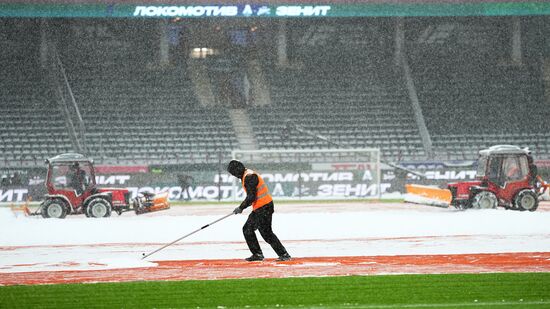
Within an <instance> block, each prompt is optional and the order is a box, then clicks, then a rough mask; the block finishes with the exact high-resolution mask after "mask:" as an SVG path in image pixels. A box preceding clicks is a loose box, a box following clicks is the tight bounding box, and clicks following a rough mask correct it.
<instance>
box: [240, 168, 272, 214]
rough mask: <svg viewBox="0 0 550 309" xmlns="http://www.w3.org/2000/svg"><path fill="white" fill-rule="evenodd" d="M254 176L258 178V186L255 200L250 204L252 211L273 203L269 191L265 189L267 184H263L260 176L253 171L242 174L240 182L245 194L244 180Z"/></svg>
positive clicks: (247, 170)
mask: <svg viewBox="0 0 550 309" xmlns="http://www.w3.org/2000/svg"><path fill="white" fill-rule="evenodd" d="M252 174H256V176H258V185H257V186H256V199H255V200H254V202H252V209H253V210H256V209H258V208H260V207H262V206H265V205H266V204H268V203H269V202H272V201H273V198H272V197H271V194H269V190H268V189H267V184H266V183H265V182H264V180H263V178H262V176H260V175H259V174H258V173H256V172H254V171H253V170H249V169H246V171H245V172H244V175H243V178H242V180H241V182H242V185H243V189H244V192H246V188H245V186H244V179H245V178H246V176H248V175H252Z"/></svg>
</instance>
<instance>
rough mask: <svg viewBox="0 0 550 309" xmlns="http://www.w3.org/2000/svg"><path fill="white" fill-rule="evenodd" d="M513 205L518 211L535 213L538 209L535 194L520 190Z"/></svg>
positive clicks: (537, 200)
mask: <svg viewBox="0 0 550 309" xmlns="http://www.w3.org/2000/svg"><path fill="white" fill-rule="evenodd" d="M514 205H515V206H516V208H517V209H519V210H522V211H524V210H529V211H535V210H537V207H539V199H538V198H537V195H536V194H535V192H533V191H531V190H527V189H525V190H521V191H520V192H519V193H518V194H517V195H516V198H515V199H514Z"/></svg>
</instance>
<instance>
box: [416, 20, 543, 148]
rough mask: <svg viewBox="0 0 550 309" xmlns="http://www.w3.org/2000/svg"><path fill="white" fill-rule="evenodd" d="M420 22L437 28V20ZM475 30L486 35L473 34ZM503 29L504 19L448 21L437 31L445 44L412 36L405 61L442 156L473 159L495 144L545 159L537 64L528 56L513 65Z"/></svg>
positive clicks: (427, 26)
mask: <svg viewBox="0 0 550 309" xmlns="http://www.w3.org/2000/svg"><path fill="white" fill-rule="evenodd" d="M425 26H426V29H439V30H437V31H441V30H440V29H441V26H438V24H437V23H435V24H434V25H431V28H429V26H430V25H425ZM472 28H473V29H479V28H483V29H484V31H485V32H479V33H477V34H476V35H473V34H472V32H471V31H472ZM508 28H509V25H508V24H507V23H506V24H503V25H500V26H499V24H498V23H496V25H492V24H476V23H473V24H472V25H469V24H466V23H462V22H457V23H446V24H445V29H446V30H445V31H449V33H447V34H446V35H447V36H445V35H441V33H440V34H439V35H438V36H439V39H440V40H443V41H444V42H439V44H436V43H437V42H429V43H426V42H423V44H420V43H419V42H418V40H420V39H417V40H416V41H412V40H413V39H415V37H414V35H412V34H411V35H409V39H410V41H409V42H408V44H409V46H408V49H409V51H410V52H409V64H410V66H411V69H412V74H413V78H414V81H415V85H416V89H417V93H418V98H419V100H420V104H421V107H422V111H423V114H424V117H425V120H426V124H427V126H428V130H429V132H430V134H431V137H432V140H433V144H434V148H435V150H436V154H438V155H439V156H441V157H445V158H454V159H464V158H476V157H477V153H478V150H479V149H481V148H484V147H487V146H491V145H494V144H517V145H520V146H529V147H530V148H531V149H534V150H535V151H536V155H537V157H540V156H541V155H542V156H548V152H547V149H548V147H550V139H549V135H548V133H547V132H548V131H549V128H550V126H549V125H548V119H547V113H546V112H545V111H546V110H548V106H547V103H546V99H545V97H544V85H543V79H542V77H541V71H540V64H536V63H530V62H529V61H535V62H536V61H538V60H537V59H529V58H526V60H525V62H524V63H523V64H522V65H517V64H514V63H513V61H512V60H511V59H510V57H511V56H510V54H511V52H510V48H511V46H510V40H509V36H510V34H509V33H508V32H506V29H508ZM468 31H470V32H469V33H470V35H471V36H470V37H468V38H469V39H468V40H469V41H467V42H464V38H465V36H464V35H463V33H465V32H468ZM503 31H504V32H503ZM418 33H428V30H422V29H419V30H418ZM485 35H490V36H491V38H488V37H485ZM499 36H500V38H499ZM441 37H442V38H443V39H441ZM479 37H482V38H483V39H482V40H481V41H480V42H477V41H475V40H476V39H479ZM493 37H497V39H494V38H493ZM461 38H462V41H461ZM424 39H425V37H424ZM493 39H494V40H496V41H495V42H493V43H494V44H492V45H487V43H486V41H489V42H492V41H491V40H493ZM472 40H474V41H472ZM442 43H444V44H442ZM472 43H475V45H468V44H472ZM525 50H529V49H528V48H526V49H525ZM545 118H546V119H545ZM537 148H538V149H539V150H538V151H537V150H536V149H537ZM540 151H543V152H540Z"/></svg>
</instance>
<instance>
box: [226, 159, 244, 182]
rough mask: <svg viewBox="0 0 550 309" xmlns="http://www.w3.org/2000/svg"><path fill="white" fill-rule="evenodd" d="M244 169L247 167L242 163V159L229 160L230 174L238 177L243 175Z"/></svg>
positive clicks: (228, 169)
mask: <svg viewBox="0 0 550 309" xmlns="http://www.w3.org/2000/svg"><path fill="white" fill-rule="evenodd" d="M244 170H245V167H244V165H243V164H242V163H241V161H237V160H231V162H229V164H228V165H227V171H228V172H229V174H231V175H233V176H235V177H237V178H242V177H243V175H244Z"/></svg>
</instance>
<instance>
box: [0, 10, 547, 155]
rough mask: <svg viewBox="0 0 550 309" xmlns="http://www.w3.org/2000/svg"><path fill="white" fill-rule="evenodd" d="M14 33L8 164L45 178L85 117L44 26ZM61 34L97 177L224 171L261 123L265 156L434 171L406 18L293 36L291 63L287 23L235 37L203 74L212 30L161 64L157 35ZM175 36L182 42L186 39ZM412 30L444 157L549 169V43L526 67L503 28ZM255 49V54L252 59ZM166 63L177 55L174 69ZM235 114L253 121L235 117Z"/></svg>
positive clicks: (430, 122) (5, 23) (339, 23)
mask: <svg viewBox="0 0 550 309" xmlns="http://www.w3.org/2000/svg"><path fill="white" fill-rule="evenodd" d="M0 21H2V23H0V30H3V31H0V48H1V50H2V51H3V52H2V53H1V54H0V65H2V68H3V69H2V70H1V71H0V87H1V90H0V123H1V125H2V130H1V132H0V163H3V164H5V165H10V164H12V165H18V164H21V163H22V164H30V165H41V164H42V159H44V158H47V157H51V156H53V155H56V154H59V153H61V152H68V151H78V141H79V140H78V138H79V137H78V136H76V134H75V133H74V131H71V127H70V122H71V120H70V119H69V118H70V117H69V116H68V113H67V111H66V110H65V108H64V106H65V105H66V104H72V102H68V101H67V100H65V101H63V100H61V99H60V96H59V93H58V92H59V91H58V90H57V88H56V86H55V84H54V81H53V80H52V75H51V74H50V73H51V71H52V68H51V67H49V66H46V65H45V62H47V60H48V59H51V58H50V56H51V55H50V54H49V53H51V50H50V49H49V47H48V46H47V45H48V44H44V43H43V42H44V39H43V37H46V36H45V35H44V36H41V35H40V31H41V30H40V29H41V28H40V27H41V26H40V25H41V23H40V22H39V21H38V20H23V19H22V20H21V21H14V20H2V19H0ZM197 24H198V25H200V26H201V27H204V28H208V26H210V24H208V23H204V24H202V23H200V22H198V23H197ZM51 25H53V26H56V27H53V26H52V27H51V28H50V29H49V30H48V35H47V38H46V41H48V42H49V43H52V45H55V46H57V53H58V55H59V59H60V61H61V63H62V65H63V67H64V70H65V72H66V77H67V83H68V85H69V86H70V90H71V91H72V94H73V95H74V100H75V102H76V105H77V106H78V108H79V110H80V113H81V115H82V120H83V124H84V127H85V134H84V135H83V136H81V137H80V138H81V139H82V140H80V142H81V143H82V144H83V145H84V146H85V148H86V149H87V151H88V155H89V156H90V157H93V158H94V159H95V160H96V161H98V162H101V163H113V164H148V163H170V162H179V163H192V162H197V163H199V162H217V161H218V160H219V157H218V155H219V154H221V156H222V159H223V160H226V159H228V157H229V156H230V152H231V150H233V149H237V148H239V147H242V146H243V145H244V144H245V143H242V139H243V138H242V137H243V136H246V132H247V131H246V130H244V131H243V128H241V127H239V125H242V123H239V120H235V119H245V120H246V122H247V123H248V122H249V123H250V130H248V131H249V132H250V134H249V135H248V136H246V137H247V138H248V137H251V139H252V140H253V141H252V142H251V143H250V145H253V146H255V147H256V148H258V149H295V148H298V149H300V148H308V149H311V148H313V149H320V148H335V147H337V145H339V146H341V147H345V148H352V147H356V148H370V147H377V148H380V149H381V153H382V156H383V159H386V160H388V161H399V160H424V159H426V158H428V153H427V152H426V150H425V147H424V145H423V141H422V139H421V130H420V129H419V125H418V123H421V122H420V121H418V120H419V118H420V117H418V118H416V117H417V116H416V115H415V112H414V109H413V105H412V103H411V102H412V101H411V97H412V96H411V92H410V89H408V88H407V83H406V81H407V75H406V74H405V70H404V69H403V67H402V66H401V64H400V63H399V62H398V61H396V59H397V57H396V54H395V45H396V44H397V43H396V37H395V21H394V20H393V19H334V20H333V19H331V20H328V21H319V20H316V21H307V20H300V21H289V22H288V23H287V24H286V26H285V27H286V30H285V31H287V32H286V33H287V40H288V41H287V46H286V53H287V56H288V59H287V60H288V63H286V64H284V63H281V62H280V61H279V60H280V59H278V57H279V56H280V55H279V54H278V49H279V48H280V46H278V45H277V43H276V42H277V40H278V39H277V38H278V36H279V35H280V33H279V32H278V31H279V30H276V29H278V28H277V27H278V26H277V25H278V24H276V23H275V22H274V24H273V25H275V26H277V27H271V28H273V29H265V28H264V29H262V28H261V27H260V28H259V30H255V33H254V34H253V39H250V38H249V37H247V35H250V36H252V34H250V33H249V34H244V37H245V39H243V37H242V35H243V32H242V31H241V30H239V31H233V30H230V31H229V30H228V34H227V37H228V39H227V42H225V43H224V44H225V45H220V46H216V48H214V49H212V55H210V56H208V57H207V59H206V60H200V59H199V60H197V59H196V60H193V61H194V62H193V65H191V64H190V62H189V59H188V58H189V57H190V56H189V54H190V53H188V51H190V48H191V47H193V46H194V45H192V44H195V43H194V42H195V41H197V42H202V41H201V40H202V39H204V38H205V37H207V36H205V35H204V34H203V33H200V30H197V29H202V28H200V27H195V28H193V27H191V26H190V27H188V28H185V27H183V28H182V29H184V32H185V31H187V32H185V35H188V36H190V37H191V39H190V41H189V42H187V41H185V42H183V43H182V42H180V43H177V44H172V43H170V44H169V45H168V49H167V50H164V51H162V50H161V48H160V47H159V45H160V44H159V42H158V40H159V27H160V26H159V25H162V24H161V23H159V22H158V21H156V20H132V21H125V20H109V21H108V22H107V23H106V24H103V23H102V22H97V21H89V20H72V21H66V20H60V21H54V22H52V23H51ZM524 25H525V26H526V27H528V26H529V24H524ZM57 26H59V27H57ZM168 26H169V27H172V28H170V31H171V32H170V35H172V34H173V33H174V31H175V30H174V29H176V30H177V29H179V28H177V27H175V26H174V25H171V24H169V25H168ZM176 26H177V25H176ZM174 27H175V28H174ZM403 27H404V29H405V33H404V37H405V39H404V46H403V52H404V54H406V59H407V60H408V64H409V66H410V69H411V76H410V77H411V79H412V81H413V83H414V88H415V90H416V93H417V95H418V101H419V103H420V107H421V109H422V115H423V119H424V120H425V123H426V126H427V133H428V134H429V136H430V137H431V141H432V142H433V149H434V152H435V155H436V157H435V158H439V159H472V158H475V157H476V156H477V152H478V150H479V149H482V148H486V147H488V146H491V145H494V144H517V145H520V146H528V147H530V148H531V149H533V151H534V152H535V154H536V156H537V158H543V157H548V156H549V154H550V133H549V132H550V130H549V126H548V121H547V119H548V113H547V112H546V110H548V103H547V102H548V99H547V97H546V95H545V88H547V85H546V84H545V80H544V76H548V75H550V73H548V72H546V71H545V70H548V68H547V67H548V66H544V65H543V64H542V60H541V59H542V58H541V57H539V56H536V55H535V54H536V53H535V52H533V50H532V49H533V48H534V47H533V46H532V45H531V44H532V43H531V42H536V41H537V38H536V37H535V38H532V37H529V36H527V35H526V38H525V42H524V43H523V46H524V47H523V53H522V57H521V58H518V59H516V60H520V61H516V62H514V61H511V58H510V46H509V45H510V43H509V42H510V40H509V39H510V36H511V34H510V33H509V32H510V31H511V30H509V29H511V27H510V23H509V22H508V21H506V20H504V22H503V19H490V18H485V19H482V18H479V19H465V20H462V19H459V18H455V19H442V18H438V19H413V18H411V19H408V20H406V21H405V23H404V25H403ZM151 29H154V31H153V30H151ZM212 29H214V30H213V31H214V32H215V33H217V34H218V35H222V36H223V33H222V32H223V29H221V30H220V29H218V28H215V27H212ZM274 29H275V30H274ZM502 29H505V30H502ZM506 29H508V30H506ZM178 31H179V30H178ZM193 31H197V32H199V34H200V35H199V34H197V35H195V33H194V32H193ZM526 32H528V31H527V30H526ZM41 37H42V39H41ZM166 39H168V40H172V39H174V38H173V37H168V38H166ZM249 39H250V40H251V41H255V43H254V44H257V45H254V46H253V48H251V50H248V49H247V48H248V47H247V46H248V45H247V44H249V43H250V42H249V41H247V40H249ZM178 44H179V45H178ZM186 44H188V45H186ZM201 46H202V45H201ZM235 46H236V47H235ZM185 48H187V49H185ZM179 49H182V50H185V52H182V51H181V50H179ZM45 50H47V52H45ZM214 51H215V52H214ZM163 52H164V53H167V55H168V56H167V57H165V58H164V59H163V61H160V60H159V59H161V56H160V55H159V54H161V53H163ZM46 54H47V55H46ZM44 58H47V59H46V60H45V59H44ZM201 61H202V62H201ZM253 63H256V66H254V65H253ZM197 64H198V65H197ZM44 68H47V69H46V70H44ZM197 70H203V71H201V72H199V71H197ZM205 72H206V73H205ZM199 73H200V74H199ZM259 76H263V77H265V78H258V77H259ZM258 89H261V91H263V93H262V92H261V91H260V90H258ZM208 91H210V94H208V95H205V93H208ZM246 91H248V93H246ZM259 94H261V96H260V97H263V98H270V100H269V104H265V105H262V104H260V106H257V104H256V103H265V102H258V97H257V96H258V95H259ZM245 99H248V102H244V101H243V100H245ZM209 100H210V101H209ZM205 106H208V107H205ZM232 108H237V109H239V111H242V114H239V115H238V116H239V117H244V118H234V117H233V118H232V117H230V114H232V113H230V109H232ZM243 114H244V115H243ZM247 118H248V119H247ZM248 120H249V121H248ZM73 121H74V120H73ZM243 122H245V121H243ZM73 124H74V123H73ZM247 126H248V124H247ZM237 127H239V128H237ZM243 132H244V133H243ZM247 145H248V144H247Z"/></svg>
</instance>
